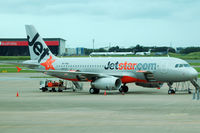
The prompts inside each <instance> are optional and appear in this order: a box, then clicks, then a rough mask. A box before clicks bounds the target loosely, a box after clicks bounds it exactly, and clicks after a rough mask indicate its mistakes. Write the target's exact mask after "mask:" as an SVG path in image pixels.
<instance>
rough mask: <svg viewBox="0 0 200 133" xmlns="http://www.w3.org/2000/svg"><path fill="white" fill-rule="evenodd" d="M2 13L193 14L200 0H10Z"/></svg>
mask: <svg viewBox="0 0 200 133" xmlns="http://www.w3.org/2000/svg"><path fill="white" fill-rule="evenodd" d="M0 4H1V5H3V6H2V7H1V8H0V14H30V15H41V16H42V15H81V16H84V15H87V16H96V17H99V16H104V17H107V18H111V19H160V18H168V17H175V18H177V17H179V16H180V17H184V16H183V15H182V12H183V13H184V14H188V16H185V17H189V16H191V15H192V14H193V13H194V14H195V13H196V12H199V10H200V9H199V6H200V2H199V1H198V0H167V1H166V0H151V1H149V0H96V1H94V0H48V1H41V0H28V1H27V0H15V1H12V0H7V1H2V2H0Z"/></svg>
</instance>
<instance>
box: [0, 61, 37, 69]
mask: <svg viewBox="0 0 200 133" xmlns="http://www.w3.org/2000/svg"><path fill="white" fill-rule="evenodd" d="M0 63H2V64H12V65H19V66H24V67H28V68H31V69H34V68H36V67H38V66H40V64H38V63H27V62H24V61H0Z"/></svg>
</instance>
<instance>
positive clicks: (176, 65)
mask: <svg viewBox="0 0 200 133" xmlns="http://www.w3.org/2000/svg"><path fill="white" fill-rule="evenodd" d="M41 62H43V61H41ZM52 65H53V67H54V68H55V70H62V71H80V72H82V71H83V72H94V73H101V74H106V75H112V76H116V77H117V76H119V77H123V76H126V80H123V78H122V82H123V83H131V82H148V81H147V78H146V77H145V73H152V74H153V75H154V79H155V81H156V82H172V81H173V82H180V81H188V80H190V79H192V78H194V76H196V74H197V72H196V70H195V69H194V68H192V67H190V66H189V64H188V63H187V62H186V61H184V60H181V59H178V58H173V57H87V58H84V57H83V58H56V59H55V61H54V62H53V63H52ZM40 67H41V68H43V69H44V67H43V66H40ZM53 76H56V77H59V78H63V79H67V80H75V81H78V79H77V77H76V76H74V75H69V74H68V75H63V74H62V75H59V74H58V75H53ZM127 79H128V80H127Z"/></svg>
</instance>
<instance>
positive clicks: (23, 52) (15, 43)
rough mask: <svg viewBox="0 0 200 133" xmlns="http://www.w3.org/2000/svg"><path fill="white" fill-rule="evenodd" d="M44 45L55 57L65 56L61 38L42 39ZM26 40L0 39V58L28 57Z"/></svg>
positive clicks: (63, 42) (63, 43) (63, 41)
mask: <svg viewBox="0 0 200 133" xmlns="http://www.w3.org/2000/svg"><path fill="white" fill-rule="evenodd" d="M44 41H45V43H46V44H47V46H48V47H49V49H50V50H51V52H52V53H53V54H54V55H56V56H62V55H64V54H65V40H64V39H62V38H44ZM29 55H30V54H29V49H28V41H27V39H26V38H0V56H29Z"/></svg>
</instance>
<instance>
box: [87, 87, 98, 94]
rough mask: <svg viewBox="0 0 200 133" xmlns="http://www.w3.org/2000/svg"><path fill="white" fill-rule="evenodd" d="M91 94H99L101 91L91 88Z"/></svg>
mask: <svg viewBox="0 0 200 133" xmlns="http://www.w3.org/2000/svg"><path fill="white" fill-rule="evenodd" d="M89 92H90V94H99V92H100V90H99V89H96V88H90V90H89Z"/></svg>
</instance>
